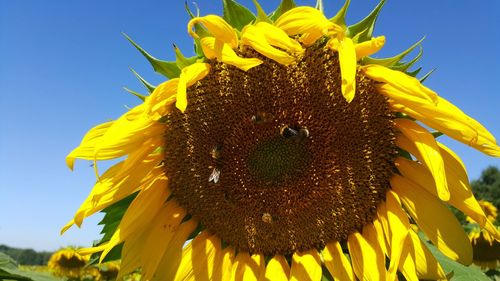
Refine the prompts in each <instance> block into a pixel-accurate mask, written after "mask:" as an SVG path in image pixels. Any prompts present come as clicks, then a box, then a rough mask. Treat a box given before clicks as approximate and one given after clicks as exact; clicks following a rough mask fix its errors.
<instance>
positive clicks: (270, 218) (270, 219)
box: [262, 213, 273, 224]
mask: <svg viewBox="0 0 500 281" xmlns="http://www.w3.org/2000/svg"><path fill="white" fill-rule="evenodd" d="M262 221H263V222H265V223H268V224H270V223H272V222H273V216H272V215H271V214H270V213H264V214H262Z"/></svg>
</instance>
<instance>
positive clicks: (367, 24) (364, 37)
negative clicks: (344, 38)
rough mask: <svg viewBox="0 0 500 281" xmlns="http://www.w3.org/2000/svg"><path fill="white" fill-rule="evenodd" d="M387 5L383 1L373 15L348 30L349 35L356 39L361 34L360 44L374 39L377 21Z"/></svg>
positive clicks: (372, 12)
mask: <svg viewBox="0 0 500 281" xmlns="http://www.w3.org/2000/svg"><path fill="white" fill-rule="evenodd" d="M384 4H385V0H381V1H380V2H379V3H378V5H377V6H376V7H375V8H374V9H373V11H371V13H370V14H369V15H368V16H366V18H364V19H362V20H361V21H359V22H358V23H355V24H353V25H351V26H349V27H348V28H347V34H348V35H349V36H350V37H354V36H356V35H358V34H359V36H358V38H359V41H358V42H364V41H368V40H370V39H371V38H372V35H373V30H374V28H375V23H376V21H377V18H378V15H379V13H380V10H381V9H382V7H383V6H384Z"/></svg>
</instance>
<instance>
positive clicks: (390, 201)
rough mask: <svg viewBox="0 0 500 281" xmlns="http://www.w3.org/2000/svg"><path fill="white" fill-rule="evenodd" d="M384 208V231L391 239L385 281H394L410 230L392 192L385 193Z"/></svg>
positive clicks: (398, 202)
mask: <svg viewBox="0 0 500 281" xmlns="http://www.w3.org/2000/svg"><path fill="white" fill-rule="evenodd" d="M386 208H387V220H388V222H389V229H386V230H385V231H386V232H387V233H389V237H391V240H390V241H391V242H390V243H391V252H390V255H389V256H390V258H391V261H390V264H389V270H388V277H387V280H396V279H397V275H396V274H397V269H398V265H399V261H400V258H401V253H402V251H403V247H404V242H405V240H406V236H408V230H409V229H410V222H409V221H408V216H407V215H406V212H405V211H404V210H403V209H402V207H401V201H400V200H399V196H398V195H397V194H396V193H395V192H394V191H392V190H389V191H388V192H387V193H386Z"/></svg>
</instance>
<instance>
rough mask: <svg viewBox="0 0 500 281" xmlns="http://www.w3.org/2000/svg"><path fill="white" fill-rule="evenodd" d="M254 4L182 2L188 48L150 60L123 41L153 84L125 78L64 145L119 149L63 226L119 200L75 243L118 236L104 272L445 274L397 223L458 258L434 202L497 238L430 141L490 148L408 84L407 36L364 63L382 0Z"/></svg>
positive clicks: (464, 243)
mask: <svg viewBox="0 0 500 281" xmlns="http://www.w3.org/2000/svg"><path fill="white" fill-rule="evenodd" d="M254 2H255V5H256V7H257V15H254V14H253V13H251V12H250V11H249V10H248V9H247V8H245V7H244V6H242V5H240V4H238V3H236V2H235V1H234V0H225V1H224V2H223V3H224V17H219V16H216V15H206V16H194V15H193V14H192V13H190V14H191V16H192V19H191V20H190V21H189V23H188V24H187V31H188V33H189V34H190V35H191V36H192V37H193V39H194V42H195V47H196V48H195V49H196V53H197V55H196V56H194V57H192V58H186V57H185V56H184V55H183V54H182V53H181V52H180V50H179V49H178V48H175V53H176V57H177V60H176V62H166V61H161V60H157V59H156V58H154V57H152V56H151V55H149V54H148V53H147V52H146V51H144V50H143V49H142V48H140V47H139V46H138V45H137V44H135V43H134V42H133V44H134V45H135V46H136V48H138V49H139V50H140V51H141V52H142V54H143V55H145V56H146V57H147V58H148V60H149V61H150V62H151V63H152V64H153V66H154V68H155V70H156V71H157V72H159V73H162V74H164V75H165V76H167V77H168V78H169V80H168V81H166V82H164V83H162V84H160V85H158V86H156V87H154V86H152V85H150V84H148V83H147V82H145V81H144V80H143V79H142V77H140V79H141V81H142V82H143V83H144V84H145V85H146V86H148V88H149V89H151V94H150V95H148V96H140V95H138V96H139V97H141V98H142V99H143V100H144V102H143V103H141V104H140V105H138V106H136V107H134V108H132V109H130V110H129V111H128V112H126V113H125V114H124V115H123V116H121V117H120V118H118V119H117V120H115V121H110V122H106V123H103V124H101V125H98V126H96V127H94V128H93V129H91V130H90V131H89V132H88V133H87V135H85V137H84V138H83V141H82V142H81V144H80V145H79V146H78V147H77V148H76V149H75V150H73V151H72V152H71V153H70V154H69V155H68V157H67V164H68V165H69V167H70V168H72V167H73V164H74V161H75V159H77V158H80V159H87V160H93V161H97V160H108V159H116V158H120V159H124V160H123V161H121V162H118V163H117V164H116V165H114V166H112V167H111V168H109V169H108V170H107V171H106V172H104V173H103V174H102V175H100V176H99V177H98V181H97V183H96V185H95V186H94V188H93V190H92V192H91V194H90V195H89V196H88V198H87V199H86V200H85V202H84V203H83V204H82V205H81V207H80V208H79V210H78V211H77V212H76V215H75V216H74V218H73V219H72V220H71V221H70V222H69V223H68V225H66V226H65V227H64V229H63V231H64V230H66V229H67V228H69V227H71V225H73V224H76V225H78V226H80V225H81V223H82V221H83V219H84V218H85V217H87V216H90V215H92V214H94V213H96V212H98V211H100V210H103V209H104V208H110V207H113V206H116V205H117V204H118V203H120V204H122V202H123V201H120V200H122V199H124V198H132V200H130V204H129V205H127V209H126V211H124V215H123V217H122V219H121V221H120V222H119V226H118V227H117V228H116V231H115V232H114V233H113V235H112V237H111V238H110V239H109V240H108V241H104V242H103V243H101V244H100V245H97V246H95V247H92V248H88V249H86V250H84V251H83V252H82V253H84V254H90V253H100V257H101V260H103V259H104V258H105V257H106V256H107V255H108V254H109V253H110V251H111V250H113V249H116V248H117V247H119V246H120V245H122V247H123V248H122V249H121V259H122V264H121V273H120V274H121V275H123V274H126V273H128V272H132V271H133V270H135V269H137V268H140V269H141V270H142V271H141V272H142V278H143V280H192V279H196V280H229V279H231V280H232V279H235V280H263V279H267V280H288V279H290V280H320V279H321V278H322V276H326V277H327V278H330V277H333V278H335V279H336V280H354V279H355V278H359V279H363V280H384V279H388V280H394V279H396V278H397V273H398V271H399V272H400V273H401V274H403V275H404V276H405V278H406V279H408V280H418V279H419V278H422V279H444V278H446V276H445V273H444V271H443V269H442V268H441V266H440V265H439V263H438V262H437V261H436V259H435V258H434V256H433V255H432V254H431V252H430V251H429V249H428V248H427V247H426V246H425V244H424V243H423V242H422V241H421V240H420V238H419V236H418V235H417V231H416V230H415V229H414V227H412V224H413V223H416V224H417V225H418V227H419V229H421V230H422V231H423V232H424V233H425V234H426V235H427V237H428V238H429V239H430V241H432V243H433V244H434V245H435V246H436V247H437V248H438V249H439V250H440V251H441V252H442V253H444V254H445V255H446V256H448V257H449V258H451V259H452V260H455V261H458V262H460V263H462V264H470V263H471V262H472V248H471V244H470V242H469V239H468V237H467V234H466V233H465V232H464V230H463V229H462V227H461V226H460V224H459V223H458V221H457V220H456V218H455V217H454V216H453V214H452V213H451V212H450V211H449V209H448V207H447V204H449V205H452V206H454V207H456V208H458V209H459V210H461V211H462V212H464V213H465V214H467V215H468V216H470V217H471V218H473V219H474V220H475V221H476V222H478V224H479V225H480V227H482V228H484V229H485V230H486V231H488V232H489V233H491V235H492V236H493V237H495V238H496V239H499V238H500V235H499V233H498V231H497V229H496V228H495V227H494V226H493V224H492V223H491V222H490V221H489V220H488V219H487V218H486V216H485V214H484V212H483V210H482V209H481V207H480V205H479V204H478V202H477V201H476V199H475V198H474V196H473V194H472V192H471V188H470V186H469V180H468V178H467V174H466V171H465V167H464V164H463V163H462V162H461V160H460V158H459V157H458V156H457V155H456V154H455V153H454V152H453V151H451V150H450V149H449V148H448V147H446V146H445V145H443V144H442V143H440V142H439V141H437V140H436V137H437V136H439V135H440V134H446V135H448V136H450V137H452V138H454V139H456V140H458V141H460V142H463V143H465V144H467V145H469V146H471V147H474V148H476V149H478V150H479V151H482V152H484V153H486V154H488V155H491V156H495V157H499V156H500V147H498V146H497V144H496V140H495V138H494V137H493V136H492V135H491V134H490V133H489V132H488V131H487V130H486V129H485V128H484V127H483V126H482V125H481V124H479V123H478V122H477V121H475V120H474V119H472V118H471V117H469V116H467V115H466V114H465V113H463V112H462V111H461V110H460V109H458V108H457V107H455V106H454V105H453V104H452V103H450V102H449V101H447V100H445V99H444V98H442V97H439V96H438V95H437V94H436V93H435V92H434V91H432V90H431V89H429V88H427V87H425V86H424V85H422V83H421V81H420V80H419V79H417V78H415V76H416V75H417V74H418V71H413V72H412V71H410V70H409V68H410V67H411V66H412V65H413V64H414V63H415V62H416V61H417V60H418V58H419V57H420V54H419V55H418V56H417V57H416V58H415V59H412V60H410V61H408V62H403V61H402V59H403V58H404V57H405V56H406V55H407V54H408V53H410V52H411V51H412V50H414V49H415V48H416V47H418V46H420V41H419V42H417V43H416V44H415V45H414V46H412V47H411V48H409V49H408V50H406V51H404V52H403V53H401V54H399V55H397V56H394V57H390V58H372V57H371V56H372V55H373V54H375V53H376V52H377V51H379V50H380V49H381V48H382V47H383V46H384V43H385V37H384V36H375V37H374V36H373V34H372V33H373V29H374V24H375V21H376V19H377V15H378V13H379V11H380V8H381V7H382V6H383V4H384V1H382V2H381V3H380V4H379V5H378V6H377V7H375V9H374V10H373V12H371V13H370V14H369V15H368V16H367V17H366V18H365V19H363V20H361V21H360V22H358V23H355V24H353V25H349V26H348V25H347V24H346V23H345V15H346V11H347V8H348V6H349V1H347V2H346V3H345V5H344V6H343V7H342V8H341V9H340V11H339V12H338V13H337V14H336V15H335V16H334V17H332V18H330V19H328V18H327V17H326V16H325V14H324V13H323V12H322V8H321V7H322V4H321V1H319V2H318V5H317V7H315V8H313V7H307V6H299V7H297V6H296V5H295V3H294V2H293V1H292V0H283V1H282V2H281V4H280V5H279V7H278V8H277V9H276V10H275V11H274V12H272V13H271V14H267V13H266V12H264V11H263V10H262V8H261V7H260V5H259V4H258V3H257V1H254ZM188 11H189V10H188ZM129 40H130V39H129ZM426 77H427V75H426V76H424V77H423V78H422V79H421V80H423V79H425V78H426ZM427 128H432V129H434V130H436V131H433V132H430V131H429V130H428V129H427ZM122 157H124V158H122ZM94 167H95V168H96V172H97V166H96V165H94ZM131 195H132V197H130V196H131ZM386 260H387V261H389V262H388V263H387V266H386Z"/></svg>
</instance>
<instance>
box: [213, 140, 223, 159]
mask: <svg viewBox="0 0 500 281" xmlns="http://www.w3.org/2000/svg"><path fill="white" fill-rule="evenodd" d="M221 154H222V144H220V143H218V144H216V145H215V147H214V148H213V149H212V151H211V152H210V156H212V159H214V160H218V159H220V158H221Z"/></svg>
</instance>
